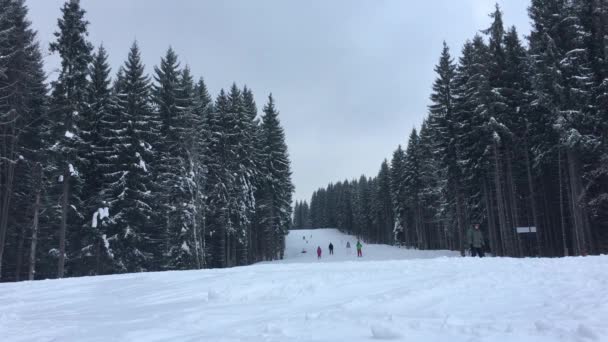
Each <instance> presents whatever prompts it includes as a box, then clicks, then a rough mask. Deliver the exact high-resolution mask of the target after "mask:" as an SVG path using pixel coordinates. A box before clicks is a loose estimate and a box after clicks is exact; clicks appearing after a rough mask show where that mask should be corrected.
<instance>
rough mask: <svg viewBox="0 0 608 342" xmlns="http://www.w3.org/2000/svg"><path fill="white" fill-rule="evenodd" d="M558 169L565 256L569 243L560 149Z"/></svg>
mask: <svg viewBox="0 0 608 342" xmlns="http://www.w3.org/2000/svg"><path fill="white" fill-rule="evenodd" d="M557 169H558V171H559V177H558V178H559V215H560V221H559V222H560V228H561V232H562V247H563V250H564V256H568V255H569V252H568V243H567V241H566V218H565V217H564V194H563V192H564V190H563V189H564V186H563V185H562V179H563V176H562V151H561V149H560V150H559V151H558V157H557Z"/></svg>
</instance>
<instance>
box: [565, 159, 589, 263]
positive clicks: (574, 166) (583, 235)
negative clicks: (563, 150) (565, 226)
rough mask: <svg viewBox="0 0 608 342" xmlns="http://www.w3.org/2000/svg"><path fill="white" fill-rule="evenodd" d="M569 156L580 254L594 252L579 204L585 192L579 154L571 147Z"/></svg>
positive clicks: (573, 209) (571, 200) (571, 190)
mask: <svg viewBox="0 0 608 342" xmlns="http://www.w3.org/2000/svg"><path fill="white" fill-rule="evenodd" d="M567 157H568V171H569V172H568V176H569V180H570V206H571V209H572V216H573V219H574V220H573V221H574V229H575V231H576V235H577V243H578V247H577V251H578V254H579V255H587V254H589V253H590V252H591V253H593V246H592V244H591V242H592V241H591V230H590V228H589V222H588V220H587V216H586V214H585V212H584V210H583V208H581V206H580V205H579V204H578V201H579V198H580V197H581V194H582V193H583V184H582V181H581V176H580V166H579V161H578V156H577V155H576V153H575V151H574V150H572V149H571V148H569V149H568V150H567Z"/></svg>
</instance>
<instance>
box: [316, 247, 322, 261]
mask: <svg viewBox="0 0 608 342" xmlns="http://www.w3.org/2000/svg"><path fill="white" fill-rule="evenodd" d="M321 252H322V251H321V246H318V247H317V259H321Z"/></svg>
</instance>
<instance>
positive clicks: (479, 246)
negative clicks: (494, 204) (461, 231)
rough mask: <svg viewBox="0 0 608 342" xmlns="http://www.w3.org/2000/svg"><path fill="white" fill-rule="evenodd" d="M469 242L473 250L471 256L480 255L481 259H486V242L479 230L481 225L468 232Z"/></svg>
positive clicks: (475, 225) (476, 224)
mask: <svg viewBox="0 0 608 342" xmlns="http://www.w3.org/2000/svg"><path fill="white" fill-rule="evenodd" d="M467 241H468V243H469V247H470V248H471V256H473V257H474V256H476V255H479V257H480V258H483V257H484V252H483V247H484V246H485V242H484V240H483V234H482V232H481V230H480V229H479V223H475V224H474V225H473V229H469V230H468V231H467Z"/></svg>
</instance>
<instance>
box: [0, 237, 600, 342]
mask: <svg viewBox="0 0 608 342" xmlns="http://www.w3.org/2000/svg"><path fill="white" fill-rule="evenodd" d="M306 234H307V236H309V239H310V241H309V243H308V244H306V243H305V242H304V245H310V244H313V245H315V246H314V249H316V245H321V246H322V248H323V249H324V255H323V258H322V259H321V260H317V259H316V254H314V253H313V249H312V248H310V251H309V252H308V253H301V249H302V248H303V247H302V246H303V245H302V242H301V241H302V235H305V236H306ZM310 234H312V235H313V237H312V238H310ZM330 239H331V241H332V242H333V243H334V245H336V254H335V255H334V256H333V259H332V256H328V255H327V253H326V246H325V245H327V244H329V240H330ZM347 240H350V241H351V245H353V247H354V242H355V241H356V240H355V239H354V238H352V237H348V236H345V235H342V234H340V233H339V232H337V231H336V230H315V231H308V232H306V231H294V232H292V233H291V234H290V235H289V237H288V239H287V251H286V259H285V260H283V261H281V262H275V263H263V264H256V265H253V266H247V267H236V268H231V269H221V270H203V271H182V272H159V273H140V274H124V275H114V276H103V277H84V278H77V279H64V280H47V281H35V282H21V283H5V284H0V341H3V342H4V341H99V342H101V341H103V342H106V341H221V342H228V341H230V342H232V341H235V342H236V341H252V342H253V341H256V342H257V341H371V340H375V339H380V340H382V339H387V340H396V341H424V342H432V341H450V342H453V341H463V342H464V341H467V342H470V341H474V342H481V341H497V342H498V341H500V342H504V341H524V342H527V341H581V342H584V341H608V323H607V321H608V291H607V290H608V275H607V272H606V271H607V270H608V256H593V257H584V258H582V257H579V258H562V259H510V258H484V259H477V258H461V257H446V255H448V256H449V255H454V254H453V253H451V252H446V251H439V252H421V251H412V250H405V249H399V248H395V247H388V246H373V245H367V244H364V246H363V253H364V254H363V255H364V256H363V258H359V259H357V258H356V254H355V251H353V255H352V256H349V255H347V254H346V251H345V250H344V248H343V247H342V244H345V241H347Z"/></svg>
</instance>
